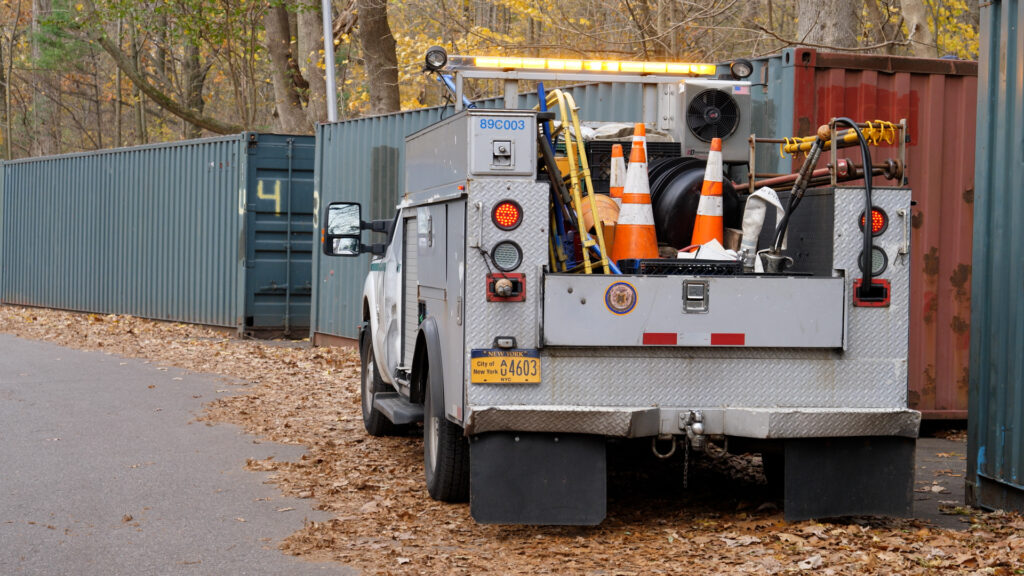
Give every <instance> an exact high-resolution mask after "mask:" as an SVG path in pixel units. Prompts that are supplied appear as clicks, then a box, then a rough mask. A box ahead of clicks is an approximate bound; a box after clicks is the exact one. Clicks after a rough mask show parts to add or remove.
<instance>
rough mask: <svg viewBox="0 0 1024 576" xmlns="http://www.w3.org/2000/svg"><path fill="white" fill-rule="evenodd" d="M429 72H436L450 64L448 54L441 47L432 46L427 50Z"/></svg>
mask: <svg viewBox="0 0 1024 576" xmlns="http://www.w3.org/2000/svg"><path fill="white" fill-rule="evenodd" d="M425 60H426V64H427V70H430V71H431V72H436V71H438V70H440V69H441V68H444V65H445V64H447V63H448V53H447V52H445V50H444V48H441V47H440V46H431V47H430V48H428V49H427V57H426V59H425Z"/></svg>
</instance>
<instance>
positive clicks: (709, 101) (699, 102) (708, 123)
mask: <svg viewBox="0 0 1024 576" xmlns="http://www.w3.org/2000/svg"><path fill="white" fill-rule="evenodd" d="M739 124H740V108H739V105H738V104H737V103H736V100H735V99H734V98H733V97H732V96H731V95H729V94H728V93H727V92H723V91H722V90H716V89H714V88H711V89H708V90H704V91H703V92H699V93H698V94H697V95H696V96H694V97H693V100H690V104H689V106H687V107H686V127H687V128H689V129H690V132H693V135H694V136H696V137H697V138H700V139H701V140H703V141H704V142H711V139H712V138H726V137H728V136H730V135H731V134H732V133H733V132H735V131H736V127H737V126H739Z"/></svg>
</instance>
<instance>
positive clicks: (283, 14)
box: [263, 6, 312, 134]
mask: <svg viewBox="0 0 1024 576" xmlns="http://www.w3.org/2000/svg"><path fill="white" fill-rule="evenodd" d="M263 25H264V27H265V28H266V31H267V52H268V53H269V54H270V64H271V66H270V75H271V82H272V83H273V85H274V107H275V109H276V110H277V114H276V116H277V125H278V128H280V130H281V131H282V132H284V133H285V134H307V133H309V132H310V131H311V130H312V123H311V122H310V121H309V118H307V117H306V113H305V112H304V111H303V110H302V100H301V99H300V98H299V93H298V91H297V90H296V86H295V83H294V82H292V70H291V64H290V60H291V32H290V30H289V25H288V10H287V9H285V7H284V6H272V7H270V8H269V9H268V10H267V12H266V14H264V16H263Z"/></svg>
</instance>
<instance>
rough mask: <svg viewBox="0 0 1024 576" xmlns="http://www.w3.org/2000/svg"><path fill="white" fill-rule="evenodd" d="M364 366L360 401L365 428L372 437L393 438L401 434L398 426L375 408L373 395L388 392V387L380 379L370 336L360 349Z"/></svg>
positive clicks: (366, 336)
mask: <svg viewBox="0 0 1024 576" xmlns="http://www.w3.org/2000/svg"><path fill="white" fill-rule="evenodd" d="M359 359H360V361H361V362H360V363H361V364H362V370H361V371H360V386H359V400H360V404H362V407H363V427H364V428H366V432H367V433H368V434H369V435H370V436H393V435H395V434H398V433H399V432H400V429H399V427H398V426H395V425H394V424H392V423H391V420H388V417H387V416H385V415H384V414H382V413H381V411H380V410H377V409H376V408H374V407H373V393H374V392H387V390H388V385H387V384H386V383H385V382H384V380H382V379H381V377H380V372H379V371H378V370H377V361H376V359H375V358H374V357H373V341H372V340H371V338H370V334H366V335H365V337H364V338H363V345H362V346H361V347H360V349H359Z"/></svg>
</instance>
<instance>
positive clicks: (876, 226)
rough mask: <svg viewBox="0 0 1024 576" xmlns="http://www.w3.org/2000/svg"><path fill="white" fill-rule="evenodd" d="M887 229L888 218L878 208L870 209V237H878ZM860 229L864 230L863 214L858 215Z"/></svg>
mask: <svg viewBox="0 0 1024 576" xmlns="http://www.w3.org/2000/svg"><path fill="white" fill-rule="evenodd" d="M888 227H889V217H888V216H886V214H885V212H883V211H882V210H881V209H880V208H872V209H871V235H872V236H878V235H879V234H881V233H882V232H885V229H886V228H888ZM860 229H861V230H863V229H864V214H861V215H860Z"/></svg>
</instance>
